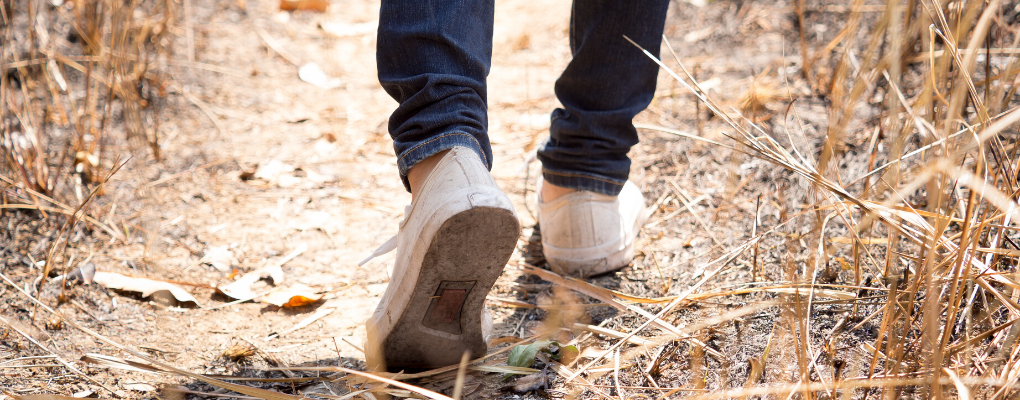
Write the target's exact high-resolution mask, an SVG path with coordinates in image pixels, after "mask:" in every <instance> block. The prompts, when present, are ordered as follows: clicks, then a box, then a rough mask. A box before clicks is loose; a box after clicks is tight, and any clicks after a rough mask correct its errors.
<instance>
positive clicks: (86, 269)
mask: <svg viewBox="0 0 1020 400" xmlns="http://www.w3.org/2000/svg"><path fill="white" fill-rule="evenodd" d="M95 275H96V265H95V264H93V263H91V262H87V263H85V264H82V265H80V266H79V267H78V268H75V269H74V270H73V271H71V272H68V273H67V274H66V275H57V276H56V277H54V278H53V279H51V280H50V281H51V282H60V281H65V282H67V285H68V286H72V285H75V284H78V283H84V284H86V285H88V284H90V283H92V279H93V277H95Z"/></svg>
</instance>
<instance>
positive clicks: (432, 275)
mask: <svg viewBox="0 0 1020 400" xmlns="http://www.w3.org/2000/svg"><path fill="white" fill-rule="evenodd" d="M519 232H520V224H519V223H518V221H517V217H516V216H515V215H514V214H513V212H511V211H510V210H506V209H503V208H495V207H476V208H472V209H469V210H466V211H463V212H460V213H458V214H455V215H454V216H453V217H451V218H449V219H447V220H446V222H444V223H443V225H442V227H440V228H439V231H438V232H436V235H435V237H434V238H433V239H432V243H430V244H429V247H428V251H427V253H426V254H425V257H424V259H423V261H422V265H421V272H420V273H419V275H418V281H417V282H416V283H415V285H414V289H413V291H414V293H413V294H412V295H411V300H410V301H409V302H408V305H407V307H406V308H405V309H404V310H403V312H401V313H400V317H399V318H398V319H397V322H396V323H395V324H394V325H393V327H392V329H390V331H389V332H388V333H387V332H380V333H382V334H384V335H386V337H385V338H384V339H383V340H382V341H381V342H382V345H381V348H380V350H381V352H382V356H383V358H384V360H385V363H386V367H387V369H389V370H391V371H398V370H406V369H419V368H435V367H442V366H447V365H453V364H457V363H459V362H460V359H461V356H462V355H463V354H464V351H468V352H470V353H471V357H472V358H477V357H481V356H483V355H485V352H486V350H487V345H486V343H485V339H484V337H483V333H482V322H481V314H482V308H483V307H484V306H485V296H486V295H487V294H488V293H489V290H490V289H491V288H492V285H493V284H495V283H496V279H498V278H499V276H500V274H502V273H503V267H504V266H505V265H506V262H507V260H509V259H510V256H511V254H513V251H514V247H515V246H516V244H517V238H518V236H519Z"/></svg>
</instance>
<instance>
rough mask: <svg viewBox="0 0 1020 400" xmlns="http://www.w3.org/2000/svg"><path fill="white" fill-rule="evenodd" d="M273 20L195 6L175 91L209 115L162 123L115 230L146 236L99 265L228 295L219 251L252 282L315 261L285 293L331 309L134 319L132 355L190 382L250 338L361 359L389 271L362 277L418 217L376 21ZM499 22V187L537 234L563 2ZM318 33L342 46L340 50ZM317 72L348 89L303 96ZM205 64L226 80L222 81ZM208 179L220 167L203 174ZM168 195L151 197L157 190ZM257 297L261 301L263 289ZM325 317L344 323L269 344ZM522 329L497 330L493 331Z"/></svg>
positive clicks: (354, 14)
mask: <svg viewBox="0 0 1020 400" xmlns="http://www.w3.org/2000/svg"><path fill="white" fill-rule="evenodd" d="M277 6H278V3H277V2H275V1H252V2H248V3H247V5H246V10H247V11H246V12H242V11H241V10H240V9H239V8H238V6H237V5H236V4H233V3H226V2H216V3H206V2H196V4H195V7H194V9H195V11H196V12H195V15H194V16H193V17H192V18H193V19H194V21H196V22H197V24H196V27H197V28H196V31H195V37H196V39H195V40H196V42H195V43H196V44H195V49H196V51H195V59H196V61H197V63H199V64H198V65H199V67H197V68H192V69H184V70H181V71H179V73H180V74H181V75H182V76H180V77H178V79H179V80H181V81H184V82H191V84H189V85H187V86H185V88H184V89H185V91H186V93H188V96H189V97H192V98H194V99H197V101H193V102H191V103H193V104H188V103H184V104H182V106H183V107H186V108H184V109H183V110H181V111H183V112H182V114H184V115H189V116H190V118H185V119H182V120H174V121H170V122H168V123H166V125H165V131H166V132H168V134H167V135H166V136H165V138H164V141H163V147H164V151H165V153H166V154H167V161H166V162H165V163H162V164H156V165H146V163H145V162H142V161H139V162H137V163H134V164H132V167H135V168H138V169H135V170H132V171H131V172H132V173H131V174H129V175H128V176H129V178H127V179H129V180H132V178H134V181H133V182H131V181H128V182H124V184H125V185H135V184H137V185H138V187H139V189H138V190H135V191H133V192H132V193H130V194H125V195H123V198H121V199H118V201H117V204H118V207H119V208H120V211H119V212H118V213H120V214H122V215H134V217H133V218H132V220H133V221H135V224H136V225H137V229H145V230H146V231H149V232H151V233H152V235H148V236H145V237H146V239H147V240H140V241H139V243H137V244H134V245H129V246H112V247H110V248H107V249H104V250H103V251H102V252H100V253H99V254H97V255H96V256H95V258H94V261H95V263H96V264H97V265H98V266H99V268H100V269H101V270H108V271H120V272H126V273H132V274H135V275H141V276H158V277H163V278H167V279H175V280H180V281H185V282H197V283H205V284H210V285H221V284H224V283H227V282H230V280H231V279H232V278H230V277H228V275H229V273H230V271H229V270H228V271H226V272H223V271H218V270H216V269H215V268H213V267H211V266H209V265H206V264H201V263H200V257H199V255H200V254H205V253H206V252H207V247H209V246H226V247H227V248H229V250H230V251H231V253H232V254H233V256H234V258H236V262H235V264H234V265H232V266H231V269H238V270H240V271H242V272H245V271H251V270H255V269H258V268H260V267H261V266H263V265H264V264H265V263H266V261H267V260H269V259H274V258H279V257H281V256H284V255H286V254H288V253H291V252H292V251H293V250H294V249H297V248H300V247H301V246H306V247H307V250H306V251H304V252H303V253H302V254H300V255H299V256H297V257H296V258H294V259H293V260H291V261H289V262H288V263H287V264H286V265H285V266H284V268H283V270H284V273H285V277H284V281H283V283H282V286H290V285H293V284H294V283H300V284H304V285H308V286H311V287H312V288H313V289H316V290H319V291H323V290H325V291H329V294H328V295H327V300H326V301H325V302H324V303H321V304H319V305H318V306H316V307H302V308H299V309H297V310H296V311H295V310H291V309H278V308H276V307H274V306H267V305H265V304H260V303H246V304H237V305H232V306H228V307H223V308H219V309H216V310H202V309H189V310H186V311H184V310H182V312H180V313H175V312H167V311H166V310H165V309H163V308H162V307H158V306H154V305H153V306H149V305H145V304H138V305H137V307H139V308H142V309H144V310H145V312H144V313H145V314H146V315H148V316H150V317H146V318H145V320H149V323H143V322H142V319H140V318H139V319H137V320H136V321H135V322H134V323H131V324H130V325H128V326H129V327H130V329H131V330H132V331H134V332H135V333H137V334H138V335H137V336H135V335H132V336H122V337H120V339H121V340H124V341H125V343H128V344H135V345H137V344H138V343H133V342H134V341H135V340H143V341H145V342H148V343H152V344H153V346H154V347H158V348H160V349H162V350H166V351H167V352H170V353H168V354H174V357H173V358H172V361H173V362H174V363H175V364H176V365H179V366H182V367H187V368H191V369H193V370H195V369H203V368H209V362H210V360H215V359H216V358H217V357H218V356H219V354H220V353H222V352H223V349H224V348H226V347H227V346H229V345H230V344H231V343H233V342H236V341H238V340H239V339H240V338H244V339H248V340H250V341H252V342H253V343H256V344H257V345H258V346H259V347H260V348H261V349H262V350H264V351H267V352H270V353H271V354H276V355H277V357H279V358H280V359H281V360H284V361H285V362H286V363H289V364H305V363H314V362H316V360H327V359H333V360H335V359H336V357H337V348H336V347H335V345H334V338H337V339H340V338H342V339H345V340H346V341H349V342H350V343H353V344H356V345H359V346H360V345H361V343H362V342H363V340H364V327H363V325H362V324H363V322H364V321H365V320H366V319H367V318H368V316H369V315H370V313H371V311H372V310H373V309H374V307H375V305H376V303H377V302H378V299H379V296H380V295H381V294H382V292H383V291H384V290H385V287H386V282H387V281H388V273H387V270H386V266H389V265H391V264H392V259H393V256H392V254H390V255H387V256H384V257H381V258H379V259H376V260H373V261H372V262H370V263H369V264H367V265H365V266H364V267H358V266H357V262H358V261H360V260H361V259H363V258H364V257H365V256H367V255H368V254H369V253H371V251H372V250H373V249H375V248H376V247H377V246H379V245H380V244H382V243H383V242H384V241H386V239H388V238H389V237H390V236H391V235H393V234H395V233H396V229H397V223H398V222H399V220H400V219H401V218H402V216H403V208H404V206H405V205H406V204H409V202H410V195H409V194H408V193H406V192H405V191H404V189H403V187H402V185H401V183H400V181H399V179H398V177H397V175H396V159H395V157H394V156H393V153H392V147H391V142H390V140H389V137H388V135H387V134H386V121H387V118H388V116H389V112H390V111H392V109H393V108H394V107H395V105H396V103H395V102H394V101H393V100H392V99H390V98H389V96H388V95H386V93H385V92H384V91H383V90H382V88H381V87H380V86H379V84H378V82H377V80H376V70H375V59H374V57H375V32H374V28H372V26H373V24H374V23H376V21H377V20H378V15H377V13H378V3H377V2H372V1H345V2H344V3H343V4H342V5H339V4H337V5H334V6H333V7H332V8H331V9H330V11H329V12H328V13H326V14H316V13H305V12H297V13H287V12H279V11H277ZM496 15H497V22H496V27H495V38H494V43H495V50H494V56H493V68H492V73H491V75H490V103H491V114H490V115H491V116H490V118H491V121H490V132H491V133H490V134H491V136H492V138H493V144H494V153H495V159H496V163H495V164H496V168H495V170H494V175H495V176H496V177H497V178H498V179H499V181H500V184H501V185H502V186H503V187H505V188H507V190H508V192H511V193H512V197H513V199H514V201H516V202H518V204H517V207H518V208H519V209H520V210H521V211H522V212H521V215H522V218H524V221H523V222H524V224H525V225H529V226H530V225H533V223H534V222H533V221H531V220H530V215H529V214H528V213H527V212H526V211H524V210H525V208H524V205H523V203H522V199H523V198H522V196H521V194H523V190H522V189H523V185H522V182H523V181H522V177H523V174H522V168H523V166H524V160H525V158H526V155H527V152H528V151H530V150H531V149H533V148H534V146H535V145H536V144H537V143H538V140H539V137H540V136H541V135H543V134H544V133H545V128H547V127H548V113H549V111H551V109H552V108H553V107H554V104H555V98H554V97H553V95H552V90H551V88H552V84H553V81H554V80H555V78H556V77H557V76H558V75H557V74H558V71H559V70H561V69H562V68H563V66H565V64H566V62H567V60H568V56H569V52H568V48H567V37H566V27H567V20H568V18H569V1H556V2H547V3H543V4H534V3H533V2H528V1H507V2H499V4H498V5H497V12H496ZM517 21H528V24H526V25H525V24H520V23H517ZM322 27H330V28H333V29H339V30H344V29H346V30H347V32H346V35H345V36H342V37H336V36H331V35H330V34H329V33H327V32H326V31H325V30H324V29H322ZM181 56H184V54H182V55H181ZM307 63H316V64H317V65H319V66H321V68H322V69H323V70H324V71H326V72H327V73H328V74H329V75H331V76H333V77H336V78H339V80H340V82H342V83H341V84H340V86H339V87H338V88H336V89H323V88H320V87H316V86H314V85H312V84H309V83H307V82H304V81H302V80H300V79H299V78H298V68H299V66H301V65H304V64H307ZM202 64H210V65H216V66H219V67H221V68H217V70H219V71H222V70H226V71H227V72H229V73H216V72H210V71H207V70H205V69H202V68H201V65H202ZM199 104H201V107H204V108H206V109H205V110H202V109H201V108H199V106H198V105H199ZM210 115H214V116H215V117H216V118H217V120H218V121H217V122H215V123H214V122H212V120H211V118H210ZM209 164H215V165H213V166H209V167H207V168H201V167H203V166H207V165H209ZM196 167H198V168H196ZM258 168H262V169H258ZM294 168H296V169H298V170H297V171H291V170H292V169H294ZM256 169H258V172H257V173H256V174H255V175H256V176H255V177H254V179H251V180H248V181H242V179H241V174H242V173H243V171H248V172H253V171H256ZM192 170H194V171H193V172H187V171H192ZM281 171H282V172H281ZM135 172H137V173H135ZM182 172H184V173H183V174H182ZM165 178H169V179H167V180H166V181H165V182H164V183H160V184H157V185H155V186H151V187H146V184H145V182H155V181H158V180H160V179H165ZM129 229H131V228H130V227H129ZM143 236H144V235H143ZM192 251H194V253H193V252H192ZM139 260H144V261H141V262H140V261H139ZM130 265H134V266H135V267H134V268H132V267H130ZM125 267H127V268H125ZM507 279H511V278H509V277H508V278H507ZM257 286H258V287H257V288H256V291H257V292H258V291H260V290H267V289H269V287H267V286H265V284H260V285H257ZM211 295H212V293H211V291H209V290H208V289H201V290H198V292H197V297H198V299H199V302H200V303H201V305H202V306H206V307H215V306H220V305H221V304H223V302H225V301H228V300H230V299H224V298H223V296H218V295H216V296H214V297H212V298H211V297H210V296H211ZM328 308H335V309H336V311H334V312H333V313H332V314H331V315H330V316H328V317H325V318H322V319H320V320H318V321H317V322H316V323H314V324H313V325H311V326H308V327H306V328H304V329H300V330H298V331H295V332H293V333H290V334H287V335H284V336H282V337H280V338H279V339H274V340H270V341H266V340H265V339H266V337H267V336H268V335H270V334H271V333H274V332H282V331H284V330H286V329H288V328H290V327H292V326H294V325H295V324H297V323H298V322H300V321H302V320H303V319H305V318H307V317H309V316H311V315H313V314H314V313H315V312H316V311H318V310H322V309H328ZM512 312H513V310H510V311H504V312H503V313H502V314H503V315H497V324H498V325H499V326H502V325H503V324H504V322H505V321H503V318H501V316H505V315H509V314H511V313H512ZM111 314H113V315H118V314H119V312H118V311H117V310H116V309H115V310H112V311H111ZM517 322H518V321H517V320H515V321H513V322H512V323H513V324H516V323H517ZM139 325H141V326H139ZM113 328H114V331H117V330H118V329H116V327H113ZM511 328H512V327H511ZM338 343H339V352H340V354H341V355H342V356H343V357H344V358H345V359H347V358H349V359H352V360H354V359H361V358H363V357H362V355H361V353H360V352H359V351H358V350H356V349H355V348H354V347H353V346H351V345H348V344H345V343H344V342H343V341H339V342H338Z"/></svg>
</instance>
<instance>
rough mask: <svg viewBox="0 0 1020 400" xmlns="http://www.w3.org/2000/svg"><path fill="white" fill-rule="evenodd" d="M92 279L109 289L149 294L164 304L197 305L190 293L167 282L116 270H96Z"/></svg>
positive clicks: (143, 295) (143, 294)
mask: <svg viewBox="0 0 1020 400" xmlns="http://www.w3.org/2000/svg"><path fill="white" fill-rule="evenodd" d="M93 281H94V282H95V283H98V284H100V285H103V286H106V287H107V288H110V289H116V290H123V291H127V292H138V293H141V295H142V297H150V296H151V297H152V300H154V301H157V302H161V303H164V304H173V303H174V302H175V301H176V302H177V303H181V304H182V305H183V304H185V303H192V304H193V305H195V306H198V305H199V304H198V300H196V299H195V297H194V296H192V295H191V293H188V292H187V291H186V290H184V289H181V288H180V286H177V285H174V284H172V283H169V282H162V281H156V280H152V279H145V278H132V277H130V276H126V275H121V274H118V273H116V272H96V275H95V277H94V279H93Z"/></svg>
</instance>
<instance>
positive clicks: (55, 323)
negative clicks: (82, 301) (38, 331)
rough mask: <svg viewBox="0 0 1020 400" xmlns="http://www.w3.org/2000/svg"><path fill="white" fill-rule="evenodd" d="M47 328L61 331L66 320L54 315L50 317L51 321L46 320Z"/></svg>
mask: <svg viewBox="0 0 1020 400" xmlns="http://www.w3.org/2000/svg"><path fill="white" fill-rule="evenodd" d="M46 329H49V330H51V331H59V330H61V329H64V320H62V319H60V317H58V316H56V315H54V316H53V317H51V318H50V319H49V321H46Z"/></svg>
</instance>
